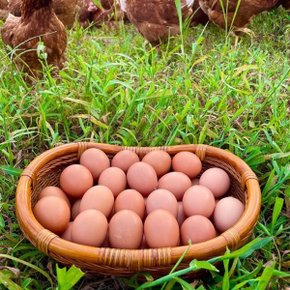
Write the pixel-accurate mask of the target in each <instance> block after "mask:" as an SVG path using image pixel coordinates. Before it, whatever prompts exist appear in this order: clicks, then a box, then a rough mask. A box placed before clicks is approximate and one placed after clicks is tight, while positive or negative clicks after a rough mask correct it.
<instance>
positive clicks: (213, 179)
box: [199, 167, 231, 198]
mask: <svg viewBox="0 0 290 290" xmlns="http://www.w3.org/2000/svg"><path fill="white" fill-rule="evenodd" d="M199 184H200V185H203V186H206V187H207V188H209V189H210V191H211V192H212V193H213V194H214V196H215V197H216V198H220V197H222V196H223V195H224V194H225V193H226V192H227V191H228V190H229V188H230V186H231V181H230V177H229V175H228V174H227V173H226V172H225V171H224V170H223V169H221V168H217V167H212V168H210V169H207V170H206V171H205V172H204V173H203V174H202V175H201V176H200V179H199Z"/></svg>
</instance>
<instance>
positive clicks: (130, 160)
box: [111, 150, 140, 173]
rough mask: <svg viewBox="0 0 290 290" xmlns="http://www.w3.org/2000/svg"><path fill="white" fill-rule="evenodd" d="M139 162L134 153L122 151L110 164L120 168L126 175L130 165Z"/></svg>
mask: <svg viewBox="0 0 290 290" xmlns="http://www.w3.org/2000/svg"><path fill="white" fill-rule="evenodd" d="M139 161H140V159H139V156H138V155H137V154H136V153H135V152H133V151H130V150H123V151H120V152H118V153H117V154H116V155H115V156H114V157H113V159H112V162H111V163H112V166H113V167H118V168H121V169H122V170H123V171H124V172H125V173H126V172H127V171H128V169H129V167H130V166H131V165H133V164H134V163H136V162H139Z"/></svg>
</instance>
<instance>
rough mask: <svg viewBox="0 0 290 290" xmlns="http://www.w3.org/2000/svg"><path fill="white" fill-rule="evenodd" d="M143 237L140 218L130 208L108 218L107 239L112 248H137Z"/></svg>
mask: <svg viewBox="0 0 290 290" xmlns="http://www.w3.org/2000/svg"><path fill="white" fill-rule="evenodd" d="M142 237H143V223H142V220H141V218H140V217H139V216H138V215H137V214H136V213H135V212H133V211H131V210H126V209H125V210H121V211H119V212H117V213H116V214H115V215H114V216H113V217H112V218H111V220H110V224H109V240H110V244H111V246H112V247H114V248H121V249H138V248H139V247H140V245H141V242H142Z"/></svg>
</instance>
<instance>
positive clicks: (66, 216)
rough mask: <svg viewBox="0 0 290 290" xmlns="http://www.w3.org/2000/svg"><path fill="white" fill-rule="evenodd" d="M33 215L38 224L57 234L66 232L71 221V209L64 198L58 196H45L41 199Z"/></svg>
mask: <svg viewBox="0 0 290 290" xmlns="http://www.w3.org/2000/svg"><path fill="white" fill-rule="evenodd" d="M33 213H34V216H35V218H36V219H37V220H38V222H39V223H40V224H41V225H42V226H43V227H44V228H45V229H48V230H50V231H52V232H53V233H55V234H61V233H63V232H64V231H65V229H66V228H67V226H68V223H69V220H70V208H69V206H68V205H67V203H66V201H65V200H64V199H63V198H60V197H57V196H45V197H43V198H42V199H40V200H39V201H38V202H37V203H36V205H35V207H34V209H33Z"/></svg>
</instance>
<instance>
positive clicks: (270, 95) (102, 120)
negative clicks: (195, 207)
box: [0, 8, 290, 289]
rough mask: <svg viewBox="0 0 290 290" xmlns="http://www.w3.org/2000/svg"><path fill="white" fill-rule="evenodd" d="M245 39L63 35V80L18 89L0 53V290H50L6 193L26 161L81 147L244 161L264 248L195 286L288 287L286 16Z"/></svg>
mask: <svg viewBox="0 0 290 290" xmlns="http://www.w3.org/2000/svg"><path fill="white" fill-rule="evenodd" d="M249 28H250V29H251V30H252V31H253V32H254V35H252V36H250V35H244V36H242V37H240V38H239V39H237V38H236V37H234V36H233V35H227V34H226V33H225V31H223V30H221V29H219V28H217V27H215V26H214V25H213V24H209V25H208V26H207V27H203V26H198V27H195V28H191V29H187V30H186V31H185V32H184V35H183V37H179V38H176V39H174V40H172V41H171V42H170V43H169V44H164V45H163V46H161V48H159V49H157V50H156V49H152V47H150V45H149V44H148V43H146V42H145V41H144V39H143V38H142V37H141V36H140V35H139V34H138V33H136V30H135V28H134V27H133V26H131V25H125V26H124V25H120V26H119V27H115V28H109V27H102V28H98V29H96V28H90V29H86V30H84V29H82V28H80V27H76V28H75V29H74V30H72V31H69V32H68V39H69V44H68V49H67V64H66V68H65V69H64V70H63V71H62V72H61V73H60V78H59V79H58V80H54V79H52V78H51V77H49V74H47V76H46V78H45V79H44V80H43V81H40V82H38V83H37V84H35V85H33V86H31V85H27V84H25V82H24V81H23V79H22V77H21V74H19V73H18V72H17V71H16V69H15V67H14V66H13V65H12V64H11V61H10V59H9V57H8V56H7V53H6V51H5V49H4V46H3V43H2V42H0V58H1V67H0V83H1V84H0V152H1V153H0V209H1V211H0V253H1V254H0V265H1V266H0V289H2V288H1V287H4V286H3V285H2V286H1V284H3V283H4V282H5V281H6V283H10V284H9V285H10V286H9V287H8V288H9V289H19V288H17V285H19V286H18V287H20V288H21V289H49V288H50V287H52V286H51V284H50V280H49V279H52V282H53V285H54V286H53V289H54V288H55V287H56V285H57V281H56V277H55V274H56V264H55V262H54V261H53V260H52V259H49V258H47V257H46V256H44V255H43V254H41V253H40V252H39V251H38V250H36V249H35V248H34V247H33V246H32V245H31V244H30V243H29V242H27V241H26V240H25V238H24V237H23V235H22V234H21V231H20V230H19V226H18V224H17V220H16V217H15V191H16V186H17V180H18V177H19V174H20V172H21V170H22V169H23V168H24V167H25V166H26V165H27V164H28V163H29V162H30V161H31V160H32V159H33V158H34V157H35V156H37V155H39V154H40V153H41V152H43V151H45V150H47V149H49V148H51V147H54V146H56V145H57V144H61V143H68V142H73V141H80V140H82V141H89V140H93V141H96V142H104V143H110V144H122V145H126V146H130V145H131V146H141V145H142V146H159V145H173V144H184V143H186V144H190V143H203V144H210V145H213V146H217V147H220V148H223V149H228V150H230V151H231V152H233V153H234V154H236V155H237V156H239V157H240V158H242V159H244V160H245V161H246V162H247V163H248V164H249V165H250V166H251V168H252V169H253V170H254V172H255V173H256V174H257V176H258V178H259V182H260V185H261V189H262V211H261V215H260V218H259V222H258V224H257V227H256V229H255V231H254V235H253V239H254V238H262V239H267V238H269V237H272V238H271V239H270V241H268V240H267V241H268V242H267V243H266V244H265V245H264V246H263V247H261V246H260V247H258V249H257V250H256V251H253V253H251V255H246V256H247V257H245V258H242V257H240V258H239V257H236V258H234V259H231V260H230V263H229V265H228V264H227V262H224V264H223V265H222V271H221V273H220V274H218V275H217V274H213V275H212V276H207V277H205V278H203V279H202V280H197V281H195V284H192V285H196V288H198V287H199V285H202V284H203V285H204V287H205V289H221V288H223V289H241V288H243V289H265V288H266V287H267V286H268V287H269V289H277V288H278V287H280V288H281V289H282V288H283V287H285V286H286V285H289V283H290V280H289V276H288V277H287V273H289V267H290V256H289V235H290V222H289V219H290V187H289V180H290V168H289V161H290V118H289V116H290V114H289V110H290V91H289V90H290V89H289V84H290V73H289V72H290V66H289V59H290V58H289V53H290V50H289V47H290V25H289V15H288V14H287V12H286V11H284V10H283V9H282V8H279V9H276V10H274V11H271V12H268V13H264V14H262V15H259V16H258V17H256V18H255V19H254V21H253V22H252V23H251V24H250V26H249ZM264 241H265V240H264ZM1 255H2V256H1ZM13 257H15V258H17V260H15V259H14V258H13ZM25 263H26V264H25ZM27 263H30V264H33V265H34V268H32V267H31V265H30V264H27ZM8 267H10V268H8ZM9 269H10V270H9ZM43 273H44V274H45V275H43ZM242 281H245V284H240V283H241V282H242ZM191 282H192V281H191ZM16 284H17V285H16ZM7 285H8V284H6V286H7ZM128 285H133V286H134V285H135V284H134V281H133V280H131V281H128V280H125V281H123V280H119V279H111V278H104V277H91V276H87V277H86V278H85V279H82V280H81V281H80V282H79V283H78V284H77V286H76V289H117V288H118V287H119V288H120V289H121V288H126V287H128ZM278 285H280V286H278ZM13 287H14V288H13ZM90 287H91V288H90ZM167 287H168V288H166V289H171V288H170V285H169V286H167ZM184 287H185V286H184ZM192 287H193V286H192ZM234 287H236V288H234ZM246 287H248V288H246ZM50 289H51V288H50ZM184 289H186V288H184ZM199 289H204V288H199Z"/></svg>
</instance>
